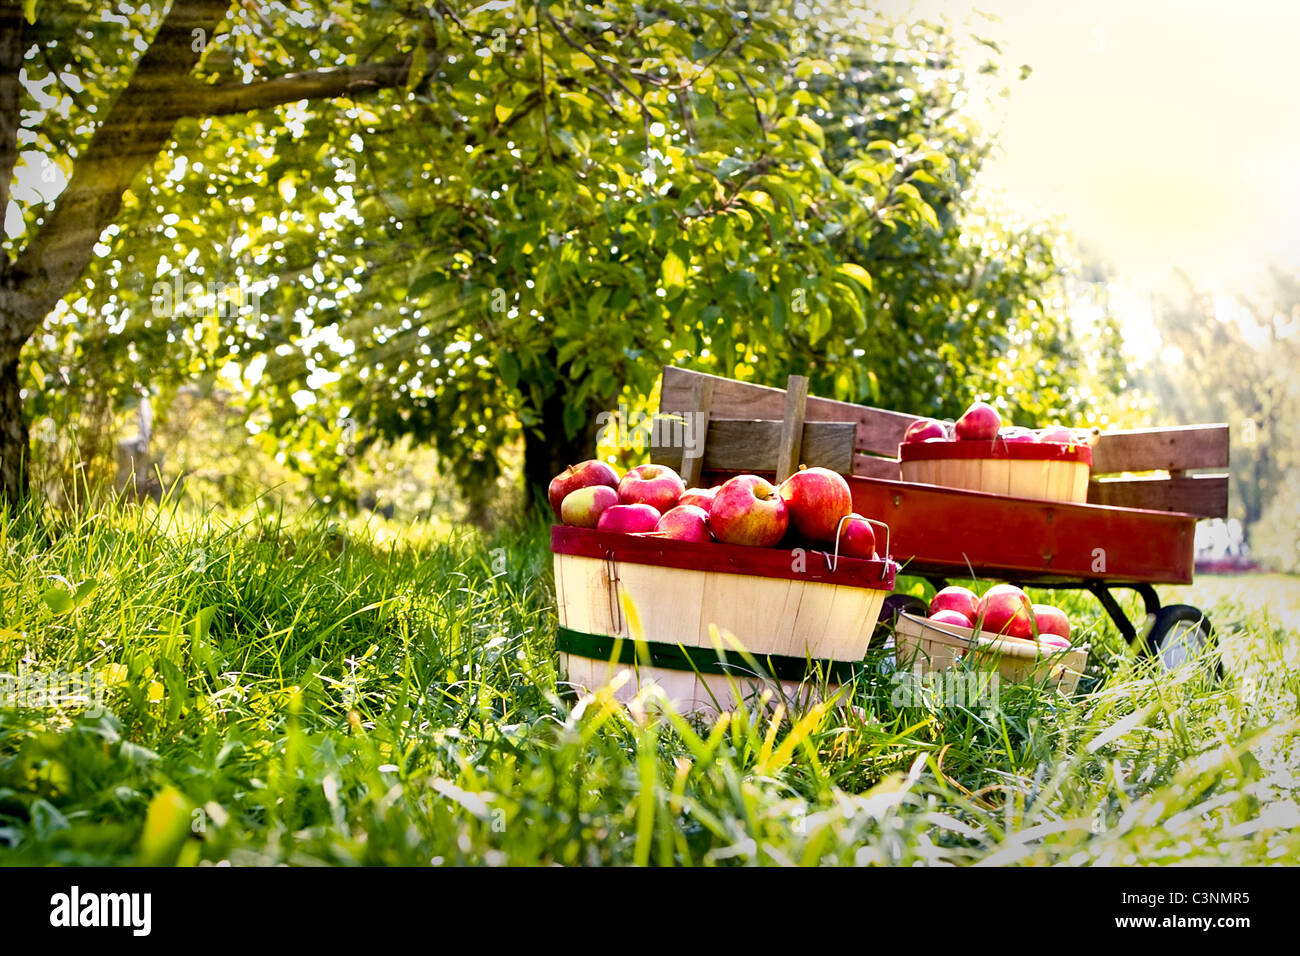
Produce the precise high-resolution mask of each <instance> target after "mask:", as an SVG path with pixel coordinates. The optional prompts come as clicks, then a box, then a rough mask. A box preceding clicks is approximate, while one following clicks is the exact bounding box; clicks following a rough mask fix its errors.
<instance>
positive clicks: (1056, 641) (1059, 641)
mask: <svg viewBox="0 0 1300 956" xmlns="http://www.w3.org/2000/svg"><path fill="white" fill-rule="evenodd" d="M1038 643H1039V644H1042V645H1043V646H1044V647H1050V648H1052V653H1053V654H1054V653H1056V651H1058V650H1061V651H1068V650H1069V649H1070V642H1069V641H1067V640H1066V639H1065V638H1063V637H1062V636H1061V635H1060V634H1039V635H1038Z"/></svg>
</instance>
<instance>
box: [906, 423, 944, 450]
mask: <svg viewBox="0 0 1300 956" xmlns="http://www.w3.org/2000/svg"><path fill="white" fill-rule="evenodd" d="M927 438H942V439H944V440H945V441H946V440H947V438H948V426H947V425H945V424H944V423H943V422H941V421H936V420H935V419H933V418H918V419H917V420H916V421H914V422H912V424H910V425H908V426H907V431H905V432H903V443H904V444H907V443H909V442H914V441H925V440H926V439H927Z"/></svg>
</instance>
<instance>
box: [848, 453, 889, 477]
mask: <svg viewBox="0 0 1300 956" xmlns="http://www.w3.org/2000/svg"><path fill="white" fill-rule="evenodd" d="M853 474H855V475H861V476H862V477H864V478H885V479H887V480H889V481H898V479H899V474H900V472H899V465H898V459H897V458H877V457H876V456H875V455H862V454H855V455H854V456H853Z"/></svg>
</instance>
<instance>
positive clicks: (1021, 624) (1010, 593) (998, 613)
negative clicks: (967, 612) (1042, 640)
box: [975, 584, 1034, 641]
mask: <svg viewBox="0 0 1300 956" xmlns="http://www.w3.org/2000/svg"><path fill="white" fill-rule="evenodd" d="M975 610H976V612H977V616H979V615H983V617H984V625H983V630H985V631H988V632H990V633H993V634H1004V635H1006V636H1007V637H1021V638H1026V639H1028V640H1031V641H1032V640H1033V639H1034V624H1033V620H1034V606H1033V604H1031V603H1030V601H1029V595H1028V594H1026V593H1025V592H1024V591H1022V590H1020V588H1018V587H1016V586H1015V585H1013V584H997V585H994V586H993V587H991V588H989V589H988V590H987V591H985V592H984V596H983V597H982V598H980V602H979V604H978V605H977V606H976V608H975Z"/></svg>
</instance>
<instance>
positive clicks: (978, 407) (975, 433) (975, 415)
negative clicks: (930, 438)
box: [954, 402, 1002, 441]
mask: <svg viewBox="0 0 1300 956" xmlns="http://www.w3.org/2000/svg"><path fill="white" fill-rule="evenodd" d="M1001 428H1002V416H1001V415H999V414H998V412H997V409H995V408H994V407H993V406H992V405H990V404H989V403H988V402H976V403H975V404H974V405H972V406H971V407H970V408H968V409H966V413H965V414H964V415H962V417H961V418H959V419H957V424H956V426H954V430H955V431H956V433H957V437H958V438H959V439H961V440H962V441H989V440H990V439H993V438H997V437H998V430H999V429H1001Z"/></svg>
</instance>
